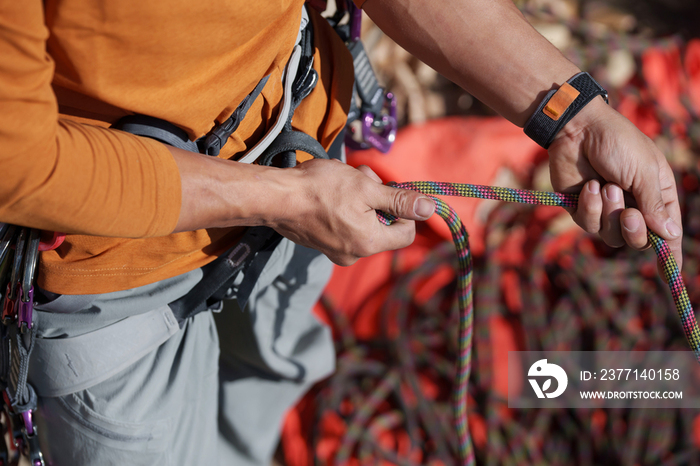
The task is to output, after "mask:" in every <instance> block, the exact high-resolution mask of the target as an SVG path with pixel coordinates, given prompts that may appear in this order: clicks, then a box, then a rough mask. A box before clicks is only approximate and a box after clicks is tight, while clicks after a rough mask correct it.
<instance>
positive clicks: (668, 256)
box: [377, 181, 700, 466]
mask: <svg viewBox="0 0 700 466" xmlns="http://www.w3.org/2000/svg"><path fill="white" fill-rule="evenodd" d="M390 186H393V187H396V188H401V189H409V190H412V191H418V192H420V193H423V194H425V195H427V196H429V197H431V198H432V199H433V200H434V201H435V205H436V213H437V214H438V215H440V217H442V218H443V220H445V222H446V223H447V226H448V227H449V229H450V232H451V233H452V239H453V241H454V243H455V247H456V249H457V256H458V262H459V274H458V279H457V300H458V304H459V309H460V319H459V343H458V344H459V355H458V358H457V375H456V379H455V386H456V388H455V393H454V399H453V411H454V415H455V427H456V430H457V435H458V437H459V452H460V457H461V459H462V463H463V464H465V465H469V466H472V465H474V464H475V458H474V449H473V447H472V444H471V439H470V436H469V428H468V425H467V388H468V381H469V376H470V374H471V366H472V361H471V355H472V338H473V325H474V305H473V299H472V263H471V253H470V250H469V238H468V234H467V232H466V229H465V228H464V225H463V224H462V221H461V220H460V218H459V216H458V215H457V214H456V213H455V211H454V210H453V209H452V208H451V207H450V206H449V205H448V204H447V203H445V202H444V201H442V200H441V199H439V198H437V197H435V196H459V197H472V198H478V199H493V200H498V201H505V202H517V203H522V204H533V205H544V206H557V207H570V208H576V206H577V205H578V195H576V194H563V193H552V192H545V191H531V190H525V189H511V188H500V187H492V186H481V185H473V184H460V183H442V182H432V181H415V182H405V183H390ZM377 216H378V218H379V220H380V221H381V222H382V223H384V224H386V225H389V224H391V223H392V222H393V221H394V220H396V218H395V217H393V216H391V215H388V214H386V213H384V212H378V213H377ZM648 238H649V242H650V243H651V245H652V247H653V248H654V251H655V252H656V255H657V257H658V261H659V263H660V264H661V266H662V269H663V273H664V276H665V278H666V280H667V282H668V285H669V288H670V290H671V295H672V296H673V300H674V302H675V305H676V310H677V311H678V315H679V317H680V319H681V323H682V326H683V331H684V333H685V337H686V340H687V341H688V344H689V345H690V348H691V349H692V350H693V352H694V353H695V356H696V359H697V360H698V362H700V329H699V328H698V324H697V321H696V319H695V313H694V312H693V309H692V306H691V304H690V298H689V297H688V292H687V290H686V288H685V284H684V283H683V279H682V277H681V274H680V270H679V269H678V265H677V264H676V260H675V259H674V257H673V254H672V253H671V250H670V249H669V247H668V244H667V243H666V241H664V240H663V239H662V238H660V237H659V236H658V235H656V234H655V233H653V232H652V231H649V232H648Z"/></svg>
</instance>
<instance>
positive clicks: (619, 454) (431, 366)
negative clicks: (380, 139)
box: [277, 0, 700, 466]
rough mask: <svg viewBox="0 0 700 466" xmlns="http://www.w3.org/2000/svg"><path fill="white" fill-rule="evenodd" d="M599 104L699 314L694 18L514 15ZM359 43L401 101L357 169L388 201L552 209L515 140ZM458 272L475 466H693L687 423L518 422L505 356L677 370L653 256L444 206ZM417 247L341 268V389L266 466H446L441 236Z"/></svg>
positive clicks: (594, 6)
mask: <svg viewBox="0 0 700 466" xmlns="http://www.w3.org/2000/svg"><path fill="white" fill-rule="evenodd" d="M515 3H516V4H517V6H518V7H519V8H520V9H521V10H522V11H523V13H524V14H525V16H526V17H527V18H528V20H529V21H530V22H531V23H532V24H533V26H534V27H535V28H537V30H538V31H540V32H541V33H542V34H543V35H544V36H545V37H547V38H548V39H549V40H550V41H551V42H552V43H553V44H554V45H555V46H556V47H558V48H559V49H560V50H561V51H562V53H563V54H564V55H566V56H567V57H568V58H569V59H570V60H572V61H573V62H574V63H576V64H577V65H578V66H579V67H580V68H581V69H583V70H585V71H588V72H590V73H591V74H592V75H593V76H594V78H595V79H597V80H598V81H599V82H600V83H601V84H602V85H603V86H604V87H606V88H607V89H608V91H609V93H610V102H611V105H613V106H614V107H615V108H616V109H617V110H619V111H620V112H621V113H623V114H624V115H625V116H627V117H628V118H629V119H630V120H632V121H633V122H634V123H635V124H636V125H637V126H638V127H639V128H640V129H641V130H642V131H643V132H644V133H646V134H647V135H648V136H649V137H651V138H652V139H653V140H654V141H655V142H656V143H657V145H658V146H659V147H660V148H661V150H662V151H663V152H664V153H665V155H666V156H667V158H668V160H669V161H670V163H671V165H672V166H673V168H674V170H675V172H676V180H677V184H678V190H679V194H680V199H681V205H682V208H683V219H684V231H685V243H684V254H685V255H684V257H685V260H684V269H683V276H684V279H685V282H686V285H687V286H688V291H689V293H690V298H691V301H692V303H693V305H694V307H697V306H698V305H699V304H700V274H699V273H698V272H699V270H698V268H699V267H700V194H699V192H698V187H699V186H700V181H699V177H698V169H699V165H698V161H699V160H700V159H699V158H698V154H699V153H700V152H699V149H700V119H699V118H698V117H699V115H700V39H697V38H696V37H697V36H700V2H697V1H696V0H637V1H633V0H607V1H598V0H596V1H584V0H529V1H516V2H515ZM362 35H363V41H364V44H365V47H366V48H367V50H368V52H369V55H370V57H371V61H372V63H373V66H374V69H375V71H376V73H377V75H378V77H379V80H380V82H381V83H382V84H384V85H385V86H386V87H387V88H388V89H390V90H391V91H392V92H394V94H395V95H396V97H397V101H398V118H399V122H400V125H401V128H402V129H401V130H400V132H399V136H398V138H397V142H396V144H395V146H394V148H393V150H392V151H391V152H390V153H389V154H387V155H384V154H381V153H379V152H377V151H373V150H369V151H358V152H355V153H353V154H351V155H350V157H349V162H350V163H351V164H354V165H359V164H363V163H364V164H367V165H369V166H371V167H372V168H373V169H374V170H375V171H376V172H377V173H378V174H379V175H380V176H381V177H382V179H384V180H385V181H389V180H395V181H413V180H433V181H448V182H462V183H478V184H488V185H500V186H508V187H512V188H528V189H540V190H551V185H550V182H549V172H548V167H547V154H546V152H545V151H544V150H542V149H541V148H539V147H538V146H536V145H535V144H534V143H533V142H531V141H530V140H529V139H528V138H527V137H525V136H524V135H523V133H522V131H521V130H520V129H518V128H516V127H514V126H513V125H511V124H510V123H508V122H506V121H505V120H503V119H502V118H500V117H498V116H497V115H495V114H494V113H493V112H492V111H491V110H490V109H488V108H487V107H485V106H484V105H482V104H481V103H480V102H478V101H476V100H475V99H474V98H473V97H472V96H470V95H469V94H468V93H466V92H465V91H463V90H462V89H460V88H459V87H457V86H456V85H454V84H452V83H450V82H449V81H447V80H446V79H444V78H443V77H441V76H440V75H439V74H437V73H436V72H435V71H433V70H431V69H430V68H429V67H427V66H426V65H424V64H422V63H421V62H419V61H418V60H417V59H415V58H413V57H412V56H411V55H409V54H408V53H407V52H405V51H404V50H402V49H401V48H400V47H399V46H397V45H396V44H395V43H393V42H392V41H391V40H390V39H389V38H388V37H386V36H385V35H384V34H383V33H382V32H381V31H380V30H379V29H378V28H377V27H375V26H374V25H373V24H372V23H371V21H369V19H368V18H366V17H365V18H364V21H363V32H362ZM445 200H446V201H447V202H448V203H449V204H450V205H452V206H453V207H454V208H455V209H456V210H457V212H458V213H459V214H460V216H461V217H462V219H463V221H464V223H465V224H466V226H467V230H468V231H469V234H470V243H471V248H472V254H473V260H474V268H475V270H474V287H475V288H474V300H475V324H474V325H475V343H474V362H473V371H472V375H471V379H470V382H469V402H468V413H469V414H468V416H469V428H470V431H471V436H472V440H473V443H474V446H475V450H476V457H477V463H478V464H488V465H523V464H527V465H530V464H534V465H573V464H577V465H657V464H662V465H681V464H691V465H693V464H700V450H699V448H700V413H699V412H698V410H694V409H675V410H673V409H666V410H661V409H634V410H624V409H559V410H551V409H550V410H545V409H540V410H533V409H528V410H516V409H509V408H508V406H507V400H506V396H507V370H506V367H507V357H508V351H514V350H552V351H554V350H556V351H567V350H570V351H576V350H578V351H592V350H600V351H602V350H608V351H611V350H612V351H614V350H644V349H646V350H678V351H688V346H687V343H686V342H685V339H684V337H683V332H682V329H681V326H680V320H679V318H678V315H677V313H676V310H675V307H674V305H673V301H672V299H671V296H670V293H669V291H668V288H667V286H666V285H665V284H664V283H663V282H662V281H661V280H660V279H659V277H658V275H657V273H656V264H655V261H656V259H655V256H654V253H653V252H652V251H651V250H649V251H646V252H645V253H639V252H636V251H633V250H630V249H628V248H621V249H611V248H609V247H607V246H606V245H605V244H604V243H602V242H601V241H599V240H598V239H597V238H595V237H592V236H589V235H586V234H585V233H583V232H582V231H581V230H580V229H578V228H577V227H576V226H575V225H574V224H573V222H572V221H571V220H570V218H569V216H568V215H567V214H565V213H563V211H562V210H561V209H557V208H547V207H537V208H535V207H530V206H522V205H511V204H504V203H498V202H495V201H479V200H465V199H452V198H446V199H445ZM418 229H419V232H418V233H419V234H418V237H417V239H416V242H415V243H414V245H413V246H411V247H409V248H406V249H404V250H401V251H396V252H392V253H384V254H380V255H377V256H374V257H372V258H368V259H364V260H361V261H360V262H358V263H357V264H356V265H355V266H352V267H349V268H342V269H341V268H338V269H336V272H335V273H334V276H333V279H332V281H331V283H330V285H329V287H328V288H327V290H326V292H325V293H324V295H323V297H322V300H321V302H320V303H319V305H318V306H317V308H316V312H317V314H318V315H319V317H320V318H322V319H324V320H325V321H327V322H328V323H330V325H331V326H332V327H333V329H334V335H335V337H336V341H337V351H338V365H337V367H338V370H337V372H336V373H335V374H334V375H333V376H332V377H330V378H329V379H327V380H325V381H323V382H321V383H319V384H318V385H316V386H315V387H314V388H313V390H312V391H311V392H310V393H309V395H307V396H306V397H305V398H304V399H302V400H301V401H300V403H299V405H298V406H297V408H296V409H294V410H293V411H292V412H290V414H289V416H288V418H287V421H286V423H285V426H284V429H283V435H282V441H281V446H280V450H279V452H278V455H277V461H278V462H279V463H280V464H285V465H288V466H307V465H312V464H316V465H330V464H348V465H375V464H386V465H389V464H396V465H407V466H408V465H418V464H426V465H445V466H446V465H453V464H454V465H456V464H458V460H457V454H456V451H457V450H456V445H457V439H456V434H455V431H454V428H453V427H452V425H453V419H452V412H451V408H450V401H451V393H452V389H453V383H452V379H453V377H454V374H455V360H456V351H457V348H456V342H457V322H458V310H457V307H456V302H455V297H454V291H455V287H456V282H455V277H456V276H455V274H456V272H455V267H456V258H455V252H454V247H453V246H452V243H451V240H450V236H449V233H448V231H447V229H446V227H445V226H444V225H443V224H442V220H441V219H439V218H437V216H435V218H433V219H431V220H430V221H428V222H425V223H422V224H420V225H419V226H418Z"/></svg>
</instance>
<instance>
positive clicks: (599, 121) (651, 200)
mask: <svg viewBox="0 0 700 466" xmlns="http://www.w3.org/2000/svg"><path fill="white" fill-rule="evenodd" d="M549 160H550V168H551V177H552V185H553V187H554V189H555V190H557V191H562V192H578V191H580V196H579V204H578V209H577V210H576V212H574V213H573V214H572V215H573V218H574V220H575V221H576V223H578V224H579V225H580V226H581V227H583V228H584V229H585V230H586V231H588V232H589V233H599V234H600V236H601V238H602V239H603V240H604V241H605V242H606V243H607V244H608V245H610V246H613V247H620V246H622V245H624V244H625V243H627V244H628V245H630V246H631V247H633V248H635V249H639V250H641V249H646V248H647V247H649V242H648V240H647V226H648V227H649V228H651V230H652V231H654V232H655V233H656V234H658V235H659V236H661V237H662V238H664V239H665V240H666V241H667V242H668V244H669V246H670V248H671V251H672V252H673V256H674V257H675V259H676V262H677V263H678V267H679V268H680V267H681V266H682V262H683V256H682V251H681V238H682V230H681V227H680V225H681V214H680V206H679V204H678V194H677V192H676V183H675V180H674V178H673V173H672V171H671V167H670V166H669V164H668V162H667V161H666V158H665V157H664V155H663V154H662V153H661V151H659V149H658V148H657V147H656V145H655V144H654V143H653V142H652V141H651V140H650V139H649V138H648V137H646V136H645V135H644V134H642V133H641V132H640V131H639V130H638V129H637V128H636V127H635V126H634V125H633V124H632V123H631V122H630V121H629V120H627V119H626V118H625V117H623V116H622V115H620V114H619V113H617V112H616V111H615V110H613V109H611V108H610V107H608V106H607V105H606V104H605V102H603V99H602V98H596V99H594V101H592V102H591V103H589V104H588V105H587V106H586V107H585V108H584V109H583V110H581V112H580V113H579V114H578V115H576V117H574V118H573V119H572V120H571V121H570V122H569V123H568V124H567V125H566V126H565V127H564V128H563V129H562V131H561V132H560V133H559V134H558V135H557V137H556V139H555V141H554V142H553V143H552V145H551V146H550V148H549ZM626 195H627V197H628V199H627V201H628V204H627V207H626V206H625V197H626Z"/></svg>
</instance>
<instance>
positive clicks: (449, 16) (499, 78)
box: [363, 0, 580, 127]
mask: <svg viewBox="0 0 700 466" xmlns="http://www.w3.org/2000/svg"><path fill="white" fill-rule="evenodd" d="M363 8H364V10H365V11H366V12H367V14H368V15H369V16H370V17H371V18H372V20H373V21H374V22H375V23H376V24H377V25H378V26H379V27H380V28H381V29H382V30H383V31H384V32H385V33H387V34H388V35H389V36H390V37H392V38H393V39H394V40H395V41H396V42H398V43H399V44H400V45H401V46H402V47H404V48H405V49H406V50H408V51H409V52H411V53H412V54H414V55H415V56H416V57H418V58H419V59H421V60H423V61H424V62H425V63H427V64H428V65H430V66H432V67H433V68H435V69H436V70H437V71H439V72H440V73H442V74H443V75H444V76H446V77H447V78H448V79H450V80H452V81H454V82H455V83H457V84H458V85H460V86H461V87H463V88H464V89H465V90H467V91H468V92H470V93H471V94H472V95H474V96H475V97H476V98H478V99H479V100H481V101H482V102H484V103H485V104H486V105H488V106H489V107H491V108H493V109H494V110H496V111H497V112H498V113H500V114H501V115H503V116H504V117H505V118H507V119H508V120H510V121H511V122H513V123H515V124H516V125H518V126H521V127H522V126H524V125H525V123H526V121H527V119H528V118H529V116H530V115H531V114H532V112H534V111H535V109H536V108H537V105H538V104H539V102H540V100H542V98H543V97H544V95H545V94H546V93H547V91H549V90H550V89H553V88H556V87H558V86H560V85H561V84H562V83H563V82H565V81H566V80H567V79H569V78H571V77H572V76H573V75H574V74H576V73H577V72H579V71H580V70H579V69H578V68H577V67H576V66H575V65H574V64H573V63H571V62H570V61H569V60H567V59H566V58H565V57H564V56H563V55H562V54H561V53H560V52H559V50H557V49H556V48H555V47H554V46H553V45H551V44H550V43H549V42H548V41H547V40H546V39H545V38H544V37H542V35H540V34H539V33H538V32H537V31H536V30H535V29H534V28H533V27H532V26H530V24H529V23H528V22H527V21H526V20H525V18H524V17H523V15H522V14H521V13H520V11H518V9H517V8H516V7H515V5H513V2H512V1H511V0H432V1H428V2H426V1H423V0H368V1H367V2H366V3H365V4H364V6H363Z"/></svg>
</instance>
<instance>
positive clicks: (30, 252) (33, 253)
mask: <svg viewBox="0 0 700 466" xmlns="http://www.w3.org/2000/svg"><path fill="white" fill-rule="evenodd" d="M40 241H41V231H39V230H37V229H34V228H32V229H31V230H29V239H28V240H27V250H26V253H25V255H24V266H23V267H22V278H21V282H20V296H19V310H18V312H17V325H18V326H19V328H20V330H21V332H22V333H26V332H27V331H28V330H29V329H31V328H32V317H33V315H34V274H35V272H36V263H37V260H38V259H39V242H40Z"/></svg>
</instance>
